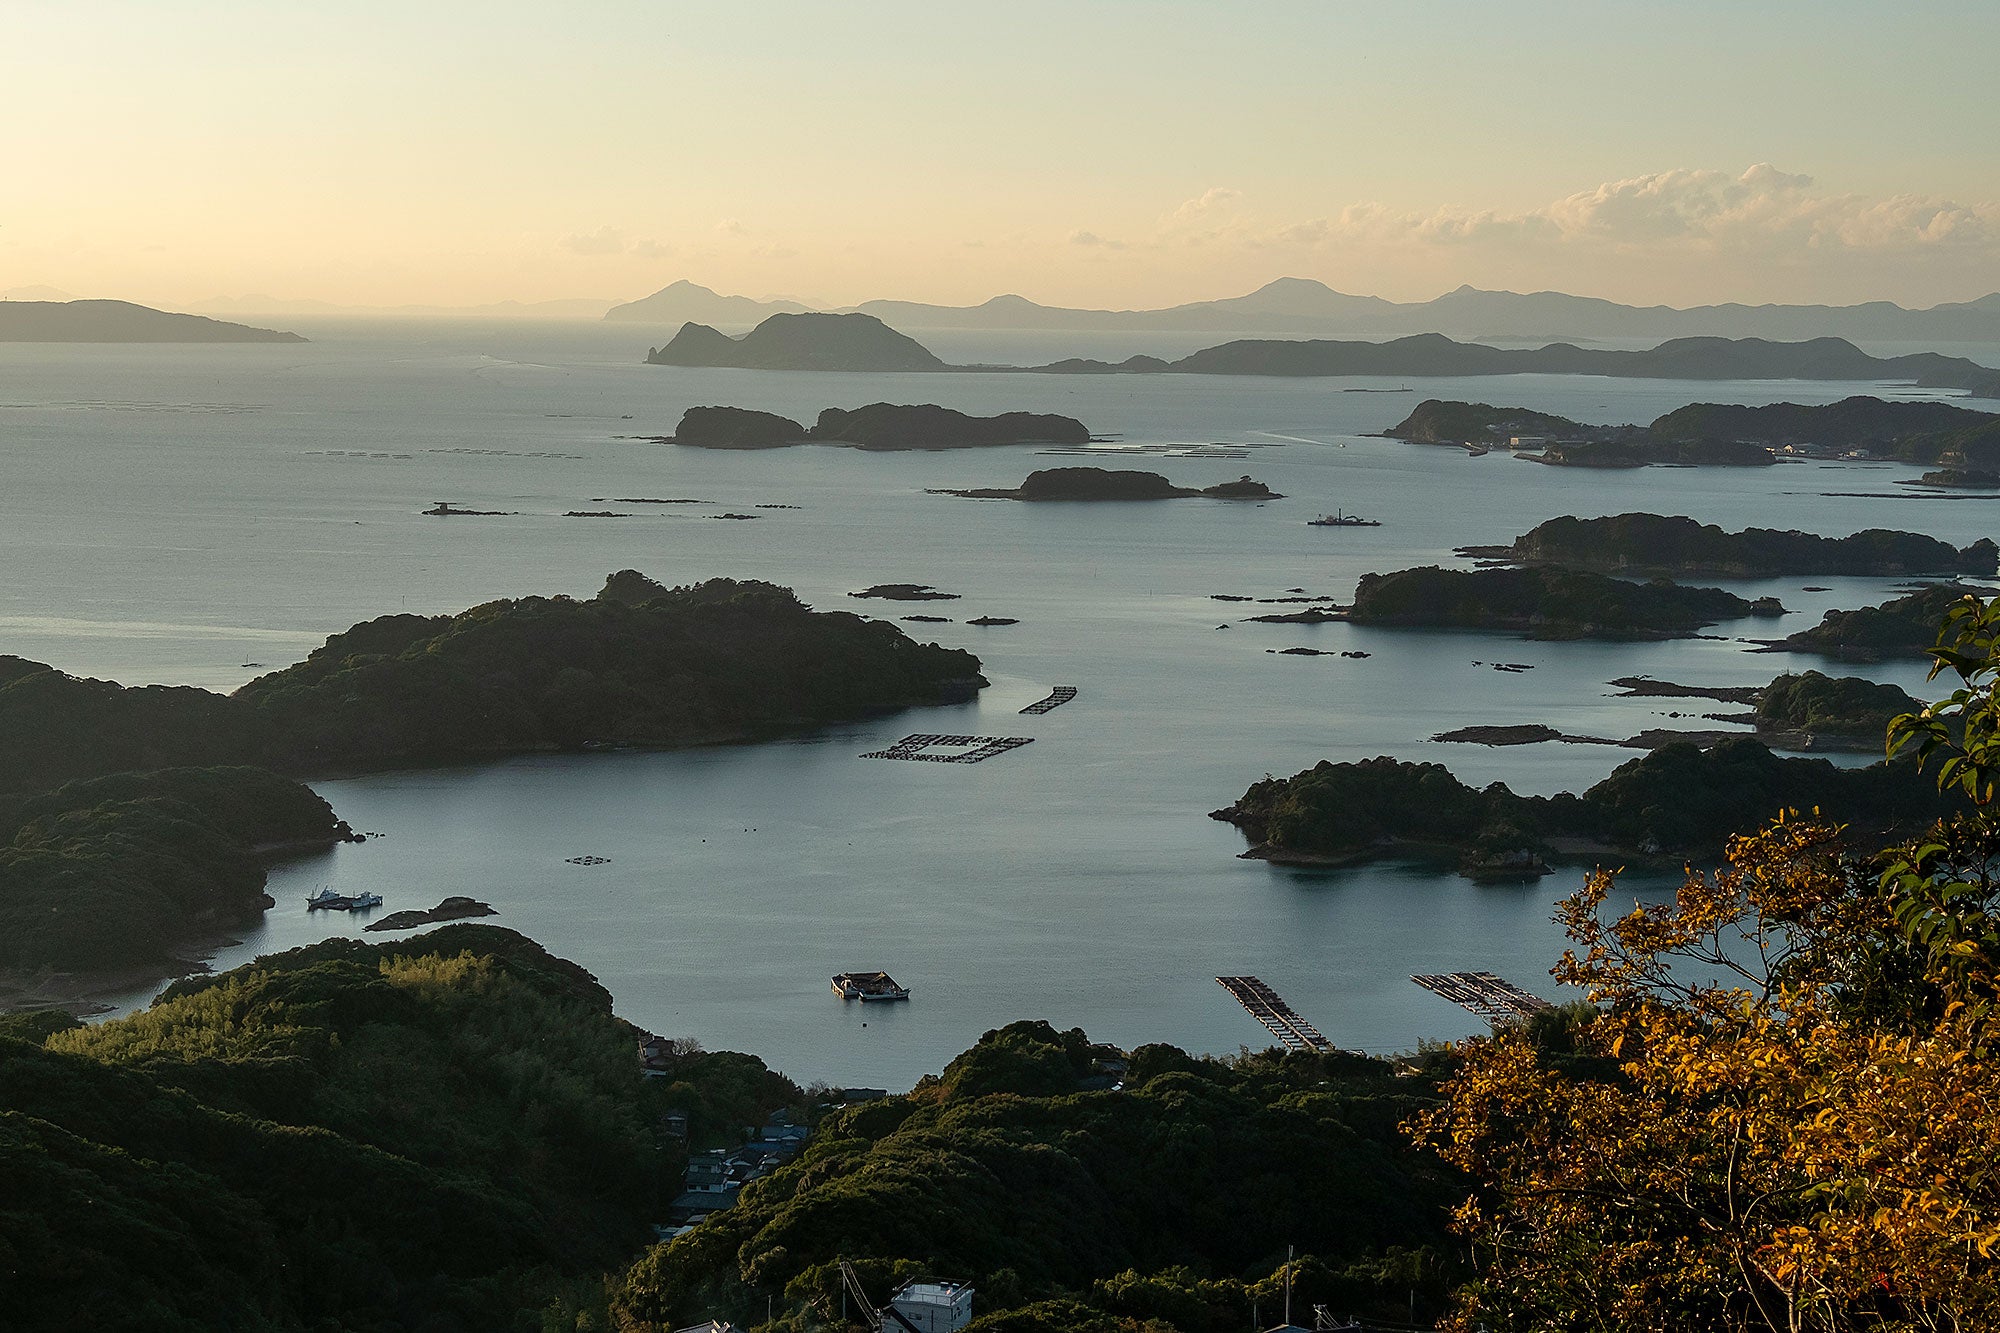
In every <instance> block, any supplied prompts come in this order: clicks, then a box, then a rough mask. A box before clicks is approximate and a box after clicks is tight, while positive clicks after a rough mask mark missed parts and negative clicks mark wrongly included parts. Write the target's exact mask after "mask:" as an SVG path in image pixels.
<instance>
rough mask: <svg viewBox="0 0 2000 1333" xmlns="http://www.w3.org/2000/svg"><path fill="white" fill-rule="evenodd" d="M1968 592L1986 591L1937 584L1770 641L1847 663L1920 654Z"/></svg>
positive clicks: (1830, 614)
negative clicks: (1946, 616)
mask: <svg viewBox="0 0 2000 1333" xmlns="http://www.w3.org/2000/svg"><path fill="white" fill-rule="evenodd" d="M1968 594H1971V595H1979V596H1983V595H1985V590H1984V589H1979V588H1964V587H1958V586H1955V585H1953V584H1949V583H1940V584H1936V585H1933V586H1932V587H1928V588H1920V589H1918V590H1917V591H1916V592H1912V593H1907V594H1905V595H1904V596H1901V597H1892V598H1890V599H1889V600H1888V601H1886V602H1883V603H1881V604H1880V605H1878V606H1864V607H1861V608H1859V609H1858V610H1854V611H1829V612H1827V613H1826V615H1825V616H1824V617H1822V618H1821V620H1820V623H1819V624H1817V625H1815V626H1813V627H1812V628H1811V629H1806V630H1800V631H1799V632H1798V633H1796V634H1792V635H1789V636H1787V637H1785V638H1783V639H1780V640H1778V641H1777V642H1775V643H1773V644H1771V645H1769V646H1770V647H1771V648H1773V649H1785V650H1789V651H1791V652H1797V653H1818V654H1820V655H1821V656H1823V657H1833V658H1840V659H1844V660H1846V661H1850V662H1881V661H1887V660H1889V659H1891V658H1898V657H1923V656H1925V655H1926V654H1927V653H1928V652H1929V651H1930V649H1931V648H1932V647H1933V646H1934V645H1935V644H1936V643H1937V633H1938V625H1939V624H1940V623H1941V622H1942V621H1943V620H1944V617H1945V614H1946V613H1947V612H1949V611H1950V610H1951V609H1952V608H1953V607H1954V606H1957V605H1958V604H1959V603H1961V602H1963V601H1964V600H1965V598H1966V597H1967V595H1968Z"/></svg>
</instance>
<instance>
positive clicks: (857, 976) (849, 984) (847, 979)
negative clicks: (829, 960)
mask: <svg viewBox="0 0 2000 1333" xmlns="http://www.w3.org/2000/svg"><path fill="white" fill-rule="evenodd" d="M833 993H834V994H835V995H838V996H839V997H840V998H841V999H843V1000H860V1001H861V1002H862V1003H863V1004H866V1003H868V1002H869V1001H870V1000H907V999H909V998H910V988H909V987H907V986H898V985H897V984H896V979H895V978H894V977H892V976H890V975H889V974H888V973H887V972H842V973H839V974H838V975H836V976H835V977H834V979H833Z"/></svg>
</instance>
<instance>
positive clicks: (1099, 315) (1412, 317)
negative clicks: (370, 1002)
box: [604, 278, 2000, 342]
mask: <svg viewBox="0 0 2000 1333" xmlns="http://www.w3.org/2000/svg"><path fill="white" fill-rule="evenodd" d="M810 309H812V307H809V306H806V305H802V304H800V303H799V302H797V301H758V300H753V299H751V298H749V297H744V296H724V295H722V294H720V293H717V292H715V291H712V290H710V289H709V288H707V287H702V286H699V285H697V284H695V283H692V282H688V281H686V280H682V281H680V282H676V283H673V284H671V285H670V286H667V287H663V288H661V289H660V290H659V291H657V292H655V293H653V294H652V295H651V296H648V297H645V298H643V299H642V300H638V301H630V302H627V303H625V304H624V305H618V306H613V307H612V308H611V309H610V310H609V311H607V312H606V313H605V316H604V318H605V319H607V320H610V321H613V322H630V323H653V324H681V323H685V322H688V321H693V322H695V323H703V324H737V325H748V324H753V323H755V322H757V321H758V320H760V319H763V318H765V317H766V316H769V315H774V314H780V313H783V314H798V313H801V312H804V311H807V310H810ZM825 313H842V314H844V313H859V314H864V315H874V316H875V317H876V318H878V319H881V320H883V321H884V322H886V323H889V324H892V325H894V326H896V327H898V328H904V329H947V328H949V329H1054V330H1063V329H1079V330H1081V329H1095V330H1109V331H1118V330H1129V331H1135V332H1139V331H1152V332H1164V331H1176V330H1178V331H1211V332H1216V333H1231V332H1244V333H1291V332H1297V333H1319V334H1335V333H1346V334H1353V335H1369V336H1373V337H1395V336H1399V335H1403V334H1410V333H1443V334H1448V335H1453V336H1457V337H1548V338H1572V339H1574V338H1673V337H1685V336H1692V335H1712V336H1718V337H1731V338H1753V337H1754V338H1773V339H1782V340H1788V341H1796V340H1800V339H1806V338H1817V337H1825V336H1837V337H1844V338H1859V339H1863V340H1870V341H1880V342H1899V341H1925V340H1929V341H1950V342H2000V292H1996V293H1993V294H1992V295H1988V296H1983V297H1980V298H1979V299H1978V300H1974V301H1959V302H1947V303H1945V304H1942V305H1936V306H1932V307H1930V308H1929V309H1909V308H1906V307H1904V306H1900V305H1896V304H1895V303H1893V302H1889V301H1868V302H1864V303H1862V304H1859V305H1846V306H1831V305H1743V304H1740V303H1729V304H1724V305H1706V306H1693V307H1689V308H1687V309H1678V308H1675V307H1672V306H1663V305H1659V306H1630V305H1621V304H1619V303H1618V302H1616V301H1606V300H1602V299H1600V298H1597V297H1590V296H1572V295H1570V294H1568V293H1566V292H1526V293H1523V292H1500V291H1483V290H1481V289H1479V288H1476V287H1470V286H1464V287H1459V288H1458V289H1456V290H1455V291H1451V292H1447V293H1445V294H1444V295H1443V296H1440V297H1437V298H1436V299H1435V300H1430V301H1413V302H1397V301H1388V300H1384V299H1383V298H1381V297H1378V296H1354V295H1350V294H1348V293H1346V292H1339V291H1335V290H1334V289H1333V288H1331V287H1329V286H1327V285H1326V284H1325V283H1323V282H1319V281H1317V280H1315V279H1312V278H1279V279H1277V280H1275V281H1273V282H1268V283H1265V284H1264V285H1263V286H1262V287H1259V288H1258V289H1257V290H1256V291H1254V292H1250V293H1248V294H1246V295H1243V296H1233V297H1227V298H1224V299H1222V300H1216V301H1191V302H1187V303H1185V304H1181V305H1175V306H1168V307H1165V308H1163V309H1158V310H1088V309H1073V308H1069V307H1063V306H1047V305H1042V304H1040V303H1038V302H1035V301H1031V300H1029V299H1027V298H1026V297H1023V296H1017V295H1012V294H1009V295H1004V296H996V297H994V298H992V299H991V300H989V301H984V302H982V303H980V304H978V305H971V306H949V305H933V304H929V303H926V302H921V301H889V300H874V301H864V302H862V303H861V304H860V305H856V306H843V307H838V308H834V309H830V310H827V311H826V312H825Z"/></svg>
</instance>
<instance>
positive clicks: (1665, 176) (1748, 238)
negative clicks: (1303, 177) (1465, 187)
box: [1251, 162, 2000, 253]
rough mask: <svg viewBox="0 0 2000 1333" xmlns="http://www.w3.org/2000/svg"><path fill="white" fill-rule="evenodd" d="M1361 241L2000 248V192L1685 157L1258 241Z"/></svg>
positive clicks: (1738, 248) (1280, 231) (1333, 218)
mask: <svg viewBox="0 0 2000 1333" xmlns="http://www.w3.org/2000/svg"><path fill="white" fill-rule="evenodd" d="M1355 241H1366V242H1376V243H1382V242H1416V243H1422V244H1433V245H1468V244H1493V243H1516V244H1520V243H1544V244H1559V245H1563V246H1571V247H1591V246H1595V247H1608V248H1610V249H1613V250H1617V251H1627V252H1632V253H1643V252H1663V251H1674V250H1698V251H1709V252H1722V251H1732V252H1779V253H1782V252H1786V251H1791V252H1799V251H1851V252H1856V253H1862V252H1867V253H1895V252H1906V253H1921V252H1926V251H1932V250H1936V249H1939V248H1941V247H1963V248H1966V249H1981V250H2000V202H1985V203H1975V204H1964V203H1959V202H1956V201H1953V200H1950V199H1946V198H1941V197H1937V196H1925V195H1914V194H1901V195H1892V196H1888V197H1872V196H1868V195H1863V194H1853V193H1845V194H1838V193H1828V192H1825V191H1822V190H1820V189H1818V188H1817V186H1816V182H1815V181H1814V180H1813V178H1812V177H1811V176H1806V175H1800V174H1797V173H1793V172H1787V171H1780V170H1779V169H1778V168H1776V167H1774V166H1772V165H1771V164H1770V163H1768V162H1760V163H1758V164H1757V165H1755V166H1752V167H1750V168H1749V169H1748V170H1746V171H1743V172H1741V173H1735V174H1732V173H1730V172H1726V171H1715V170H1708V169H1695V168H1680V169H1676V170H1672V171H1660V172H1653V173H1650V174H1647V175H1642V176H1630V177H1627V178H1625V179H1623V180H1616V181H1606V182H1604V183H1603V184H1600V185H1596V186H1593V187H1591V188H1590V189H1587V190H1579V191H1577V192H1576V193H1574V194H1570V195H1565V196H1564V197H1562V198H1560V199H1555V200H1552V201H1550V202H1549V203H1547V204H1544V205H1542V206H1541V207H1539V208H1534V209H1529V210H1526V211H1524V212H1513V213H1509V212H1502V211H1496V210H1491V209H1474V208H1469V207H1466V206H1463V205H1448V206H1445V207H1441V208H1438V209H1435V210H1432V211H1431V212H1428V213H1423V212H1411V211H1406V210H1399V209H1392V208H1389V207H1387V206H1386V205H1383V204H1379V203H1358V204H1350V205H1348V206H1347V207H1345V208H1343V209H1341V210H1340V211H1339V212H1338V213H1336V214H1331V215H1329V216H1326V217H1321V218H1313V219H1309V220H1307V221H1304V222H1295V223H1289V224H1284V225H1280V226H1274V227H1271V228H1269V229H1268V230H1265V231H1263V232H1261V233H1259V234H1257V235H1256V236H1255V237H1254V238H1253V239H1252V242H1251V243H1252V244H1256V245H1259V246H1318V245H1331V244H1339V243H1350V242H1355Z"/></svg>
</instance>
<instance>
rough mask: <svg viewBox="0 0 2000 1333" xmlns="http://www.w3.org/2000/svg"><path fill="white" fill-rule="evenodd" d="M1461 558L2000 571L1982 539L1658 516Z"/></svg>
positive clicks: (1661, 569)
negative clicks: (1838, 532)
mask: <svg viewBox="0 0 2000 1333" xmlns="http://www.w3.org/2000/svg"><path fill="white" fill-rule="evenodd" d="M1459 554H1460V555H1465V556H1472V557H1477V558H1484V559H1492V560H1506V561H1511V562H1513V563H1516V564H1524V565H1561V566H1564V567H1566V568H1570V569H1595V570H1603V571H1612V572H1620V573H1629V574H1674V575H1683V574H1700V575H1708V576H1711V577H1717V576H1720V577H1729V578H1776V577H1780V576H1783V575H1788V574H1819V575H1858V576H1866V577H1893V576H1897V575H1905V574H1947V575H1950V574H1984V575H1990V574H1992V573H1993V572H1994V571H1995V569H1996V568H2000V548H1996V547H1995V546H1994V544H1993V541H1992V539H1991V538H1986V537H1982V538H1980V539H1979V540H1978V541H1976V542H1973V543H1972V544H1971V545H1969V546H1967V547H1965V548H1964V549H1963V550H1960V549H1957V548H1955V547H1953V546H1952V545H1951V544H1950V543H1949V542H1942V541H1939V540H1938V539H1937V538H1935V537H1929V536H1925V535H1924V534H1922V533H1916V532H1894V531H1889V530H1886V529H1883V528H1870V529H1868V530H1866V531H1865V532H1857V533H1855V534H1853V535H1852V536H1849V537H1820V536H1815V535H1814V534H1812V533H1807V532H1797V531H1780V530H1777V529H1773V528H1747V529H1745V530H1744V531H1742V532H1724V531H1723V530H1722V529H1721V528H1719V527H1717V526H1715V525H1714V524H1712V523H1698V522H1696V521H1695V520H1694V519H1691V518H1686V517H1680V516H1674V517H1664V516H1662V515H1659V514H1617V515H1613V516H1611V517H1608V518H1576V517H1573V516H1570V515H1564V516H1563V517H1560V518H1552V519H1550V520H1548V521H1547V522H1546V523H1541V524H1537V525H1536V526H1535V527H1534V528H1532V529H1531V530H1529V531H1528V532H1526V533H1523V534H1522V535H1521V536H1519V537H1516V538H1515V539H1514V540H1513V542H1512V543H1511V544H1509V545H1507V546H1470V547H1465V548H1463V549H1461V550H1460V552H1459Z"/></svg>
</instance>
